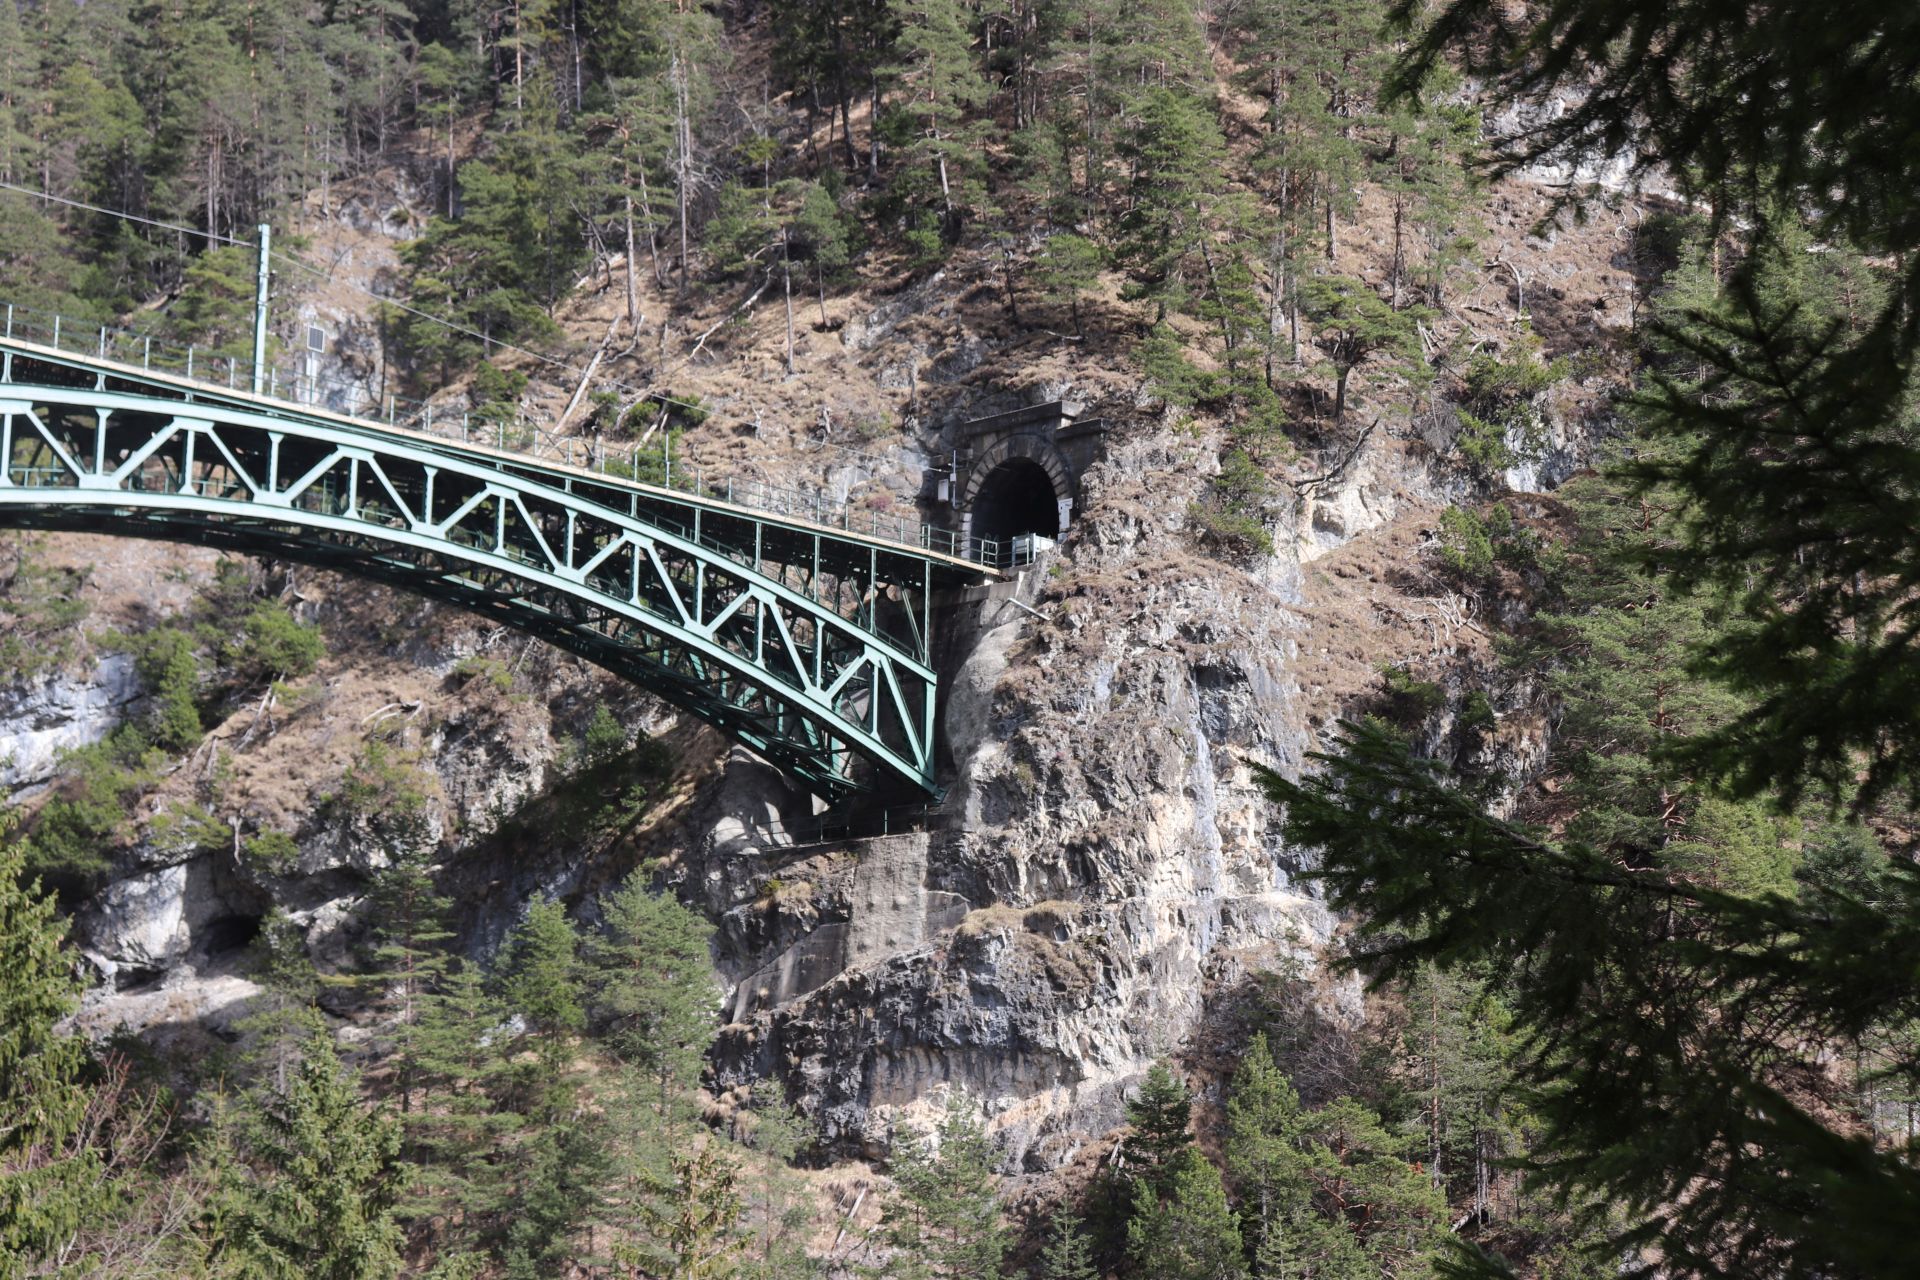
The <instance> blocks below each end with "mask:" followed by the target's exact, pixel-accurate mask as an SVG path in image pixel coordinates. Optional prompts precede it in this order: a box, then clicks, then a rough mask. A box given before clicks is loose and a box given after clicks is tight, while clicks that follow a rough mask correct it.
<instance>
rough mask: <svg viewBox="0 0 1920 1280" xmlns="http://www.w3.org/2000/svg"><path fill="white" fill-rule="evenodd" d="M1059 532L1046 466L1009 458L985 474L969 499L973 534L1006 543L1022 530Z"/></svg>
mask: <svg viewBox="0 0 1920 1280" xmlns="http://www.w3.org/2000/svg"><path fill="white" fill-rule="evenodd" d="M1029 533H1037V534H1040V535H1041V536H1043V537H1047V538H1058V537H1059V536H1060V533H1061V530H1060V503H1059V499H1058V497H1057V495H1055V493H1054V491H1053V480H1052V478H1051V477H1050V476H1048V475H1047V472H1046V468H1044V467H1042V466H1041V465H1040V464H1039V463H1037V462H1032V461H1030V460H1028V459H1026V458H1009V459H1008V460H1007V461H1005V462H1003V463H1001V464H1000V465H999V466H997V467H995V468H994V469H993V470H992V471H991V472H989V473H988V474H987V478H986V480H985V481H984V482H982V484H981V485H980V491H979V494H978V496H976V497H975V498H974V500H973V536H974V537H976V538H979V539H982V540H984V541H991V542H996V543H1002V544H1005V543H1010V542H1012V540H1013V539H1015V538H1017V537H1020V536H1021V535H1023V534H1029Z"/></svg>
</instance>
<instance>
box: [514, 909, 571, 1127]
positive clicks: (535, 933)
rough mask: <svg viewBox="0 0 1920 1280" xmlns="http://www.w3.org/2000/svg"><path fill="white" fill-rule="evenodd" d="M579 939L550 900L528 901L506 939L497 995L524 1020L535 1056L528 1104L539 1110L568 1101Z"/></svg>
mask: <svg viewBox="0 0 1920 1280" xmlns="http://www.w3.org/2000/svg"><path fill="white" fill-rule="evenodd" d="M578 946H579V938H578V937H577V936H576V935H575V933H574V930H573V924H572V922H571V921H569V920H568V919H567V911H566V908H565V907H564V906H562V905H561V904H560V903H558V902H554V901H538V902H533V903H531V904H529V905H528V908H527V918H526V919H525V920H523V921H521V923H520V927H519V928H517V929H515V930H514V931H513V936H512V937H511V938H509V939H508V940H507V946H506V954H505V960H504V962H503V963H502V965H501V969H500V972H499V974H498V983H499V990H500V997H501V999H502V1000H503V1001H504V1003H505V1005H506V1007H507V1008H508V1009H509V1010H510V1011H511V1012H513V1013H516V1014H518V1015H519V1016H520V1017H521V1018H522V1019H524V1021H525V1024H526V1030H525V1032H524V1033H523V1034H522V1037H521V1039H522V1040H523V1041H524V1042H525V1043H527V1044H529V1045H530V1046H531V1047H532V1049H533V1051H534V1054H535V1057H536V1059H537V1064H536V1070H535V1073H534V1076H533V1078H532V1079H531V1080H530V1081H529V1082H528V1083H529V1085H530V1086H531V1088H532V1090H533V1096H532V1097H531V1099H530V1100H529V1101H530V1104H531V1106H532V1107H533V1108H534V1109H537V1110H539V1111H541V1112H543V1113H551V1112H557V1111H559V1110H562V1109H564V1108H565V1107H566V1106H567V1105H568V1102H569V1097H570V1091H569V1090H568V1089H567V1088H566V1084H565V1080H566V1072H567V1068H568V1066H569V1064H570V1063H571V1062H572V1060H573V1038H574V1037H575V1036H577V1035H579V1034H580V1032H582V1031H583V1030H585V1029H586V1025H587V1012H586V1006H585V1003H584V1001H583V997H582V991H581V973H580V960H579V954H578Z"/></svg>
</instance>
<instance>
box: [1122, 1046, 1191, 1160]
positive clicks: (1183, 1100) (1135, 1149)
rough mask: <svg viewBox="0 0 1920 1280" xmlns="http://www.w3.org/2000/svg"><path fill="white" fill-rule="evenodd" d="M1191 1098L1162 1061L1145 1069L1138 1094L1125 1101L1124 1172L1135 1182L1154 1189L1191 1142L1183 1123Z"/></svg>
mask: <svg viewBox="0 0 1920 1280" xmlns="http://www.w3.org/2000/svg"><path fill="white" fill-rule="evenodd" d="M1192 1111H1193V1098H1192V1095H1191V1094H1189V1093H1188V1092H1187V1087H1186V1085H1184V1084H1182V1083H1181V1082H1180V1081H1179V1080H1177V1079H1175V1077H1174V1074H1173V1072H1172V1071H1170V1070H1168V1069H1167V1064H1166V1063H1164V1062H1156V1063H1154V1064H1153V1065H1152V1066H1151V1067H1149V1068H1147V1078H1146V1080H1145V1081H1143V1082H1142V1083H1141V1085H1140V1093H1139V1096H1137V1097H1135V1098H1133V1099H1132V1100H1130V1101H1129V1102H1128V1103H1127V1124H1128V1125H1129V1126H1131V1128H1132V1132H1131V1133H1129V1134H1128V1135H1127V1140H1126V1154H1127V1166H1128V1171H1129V1172H1130V1173H1131V1175H1132V1178H1133V1180H1134V1181H1135V1182H1136V1183H1145V1184H1147V1185H1148V1186H1150V1187H1152V1188H1154V1189H1155V1190H1156V1191H1158V1190H1159V1189H1160V1188H1161V1187H1162V1186H1163V1183H1164V1180H1165V1179H1166V1177H1167V1176H1168V1171H1169V1170H1170V1169H1171V1168H1172V1167H1173V1163H1174V1161H1175V1159H1176V1158H1178V1157H1179V1155H1180V1154H1181V1153H1182V1152H1184V1151H1185V1150H1186V1149H1187V1148H1188V1147H1190V1146H1192V1145H1193V1137H1192V1135H1191V1134H1189V1133H1188V1132H1187V1125H1188V1123H1189V1120H1190V1118H1191V1115H1192Z"/></svg>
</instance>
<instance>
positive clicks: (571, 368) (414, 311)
mask: <svg viewBox="0 0 1920 1280" xmlns="http://www.w3.org/2000/svg"><path fill="white" fill-rule="evenodd" d="M0 190H4V191H13V192H17V193H18V194H20V195H24V196H31V197H32V198H34V199H36V200H43V201H47V202H50V203H52V204H58V205H64V206H66V207H67V208H70V209H81V210H85V211H86V212H88V213H97V214H101V215H103V216H105V217H109V218H118V219H120V220H121V221H124V222H133V223H139V224H140V225H142V226H149V227H154V228H157V229H159V230H161V231H171V232H174V233H176V234H178V235H186V236H195V237H198V238H200V239H203V240H210V241H217V242H218V243H220V244H224V245H232V246H235V247H238V248H248V249H255V248H258V247H259V245H258V243H257V242H256V241H252V240H241V239H238V238H236V237H234V236H229V235H222V234H221V233H220V232H217V231H206V230H202V229H200V228H198V227H189V226H185V225H183V224H181V223H177V222H166V221H164V220H162V219H159V218H149V217H145V216H143V215H141V214H137V213H129V212H128V211H127V210H125V209H113V208H109V207H107V206H105V205H98V204H91V203H89V202H87V201H85V200H74V199H70V198H69V197H66V196H58V195H55V194H53V193H52V192H51V191H43V190H40V189H39V188H37V187H27V186H21V185H20V184H18V183H13V182H5V181H0ZM269 257H270V258H272V259H274V260H276V261H279V262H284V263H286V264H287V265H288V266H291V267H294V268H296V269H298V270H301V271H304V272H306V273H307V274H309V275H312V276H316V277H318V278H320V279H322V280H325V281H327V282H328V283H329V284H335V285H340V286H342V287H344V288H347V289H351V290H353V291H355V292H357V293H362V294H365V295H366V296H367V297H369V298H372V299H373V300H374V301H376V302H378V303H380V304H381V305H383V306H388V307H392V308H394V309H395V310H397V311H401V312H404V313H406V314H407V315H410V316H413V317H415V318H417V319H420V320H424V321H426V322H427V323H429V324H434V325H438V326H440V327H441V328H443V329H446V330H447V331H448V332H450V333H458V334H460V335H462V336H463V337H468V338H474V339H476V340H478V341H479V342H480V343H481V344H482V345H483V346H484V347H488V348H496V347H497V348H498V349H500V350H502V351H508V352H512V353H513V354H515V355H519V356H524V357H526V358H527V359H529V360H534V361H537V362H538V363H540V364H544V365H547V366H548V367H550V368H553V369H556V370H558V371H560V372H562V373H568V374H573V375H576V376H579V377H582V378H584V377H586V376H587V375H588V373H589V372H591V371H590V370H589V369H588V368H586V367H583V366H581V365H576V364H569V363H568V362H567V361H565V360H563V359H561V358H559V357H557V356H550V355H546V354H543V353H542V352H539V351H535V350H532V349H531V348H528V347H522V346H519V345H517V344H515V343H511V342H505V341H502V340H501V339H499V338H495V337H491V336H489V335H487V334H484V333H481V332H480V331H479V330H477V329H471V328H468V327H467V326H465V325H462V324H459V323H456V322H455V321H452V320H448V319H446V318H445V317H444V316H437V315H434V314H433V313H432V312H430V311H424V310H422V309H421V308H419V307H416V306H413V305H411V304H410V303H406V302H402V301H400V300H399V299H398V298H394V297H392V296H390V295H388V294H384V293H381V292H380V291H379V290H377V289H373V288H369V287H368V286H366V285H363V284H360V283H358V282H357V281H353V280H348V279H345V278H343V277H340V276H337V275H335V274H334V273H333V272H332V271H331V270H329V269H327V268H325V267H318V266H315V265H313V264H312V263H310V262H306V261H304V260H303V259H301V258H299V257H298V256H296V255H294V254H291V253H287V252H285V251H283V250H279V249H273V250H270V252H269ZM691 359H692V357H691V356H688V357H686V358H685V359H683V360H681V361H680V363H678V364H676V365H674V366H672V368H670V369H668V370H667V373H666V376H671V375H672V374H673V373H677V372H678V371H679V370H680V369H682V368H684V367H685V366H686V364H687V363H688V361H690V360H691ZM598 380H599V381H600V383H601V384H602V385H604V386H608V387H612V388H614V389H616V390H619V391H623V392H626V393H628V394H629V395H631V396H633V397H634V399H636V400H657V401H659V402H660V403H662V404H671V405H677V406H679V407H681V408H686V409H697V408H699V407H700V406H698V405H694V404H690V403H688V402H687V401H684V400H677V399H675V398H673V397H672V396H669V395H667V394H666V393H665V392H662V391H659V390H657V389H656V388H657V386H658V380H657V379H656V380H655V381H654V382H653V383H651V384H649V385H648V386H645V387H636V386H634V385H633V384H632V383H629V382H625V381H622V380H621V379H619V378H614V377H609V376H607V375H604V374H603V375H600V377H599V379H598ZM741 421H743V422H744V421H746V419H741ZM819 444H820V445H821V447H823V448H828V449H833V450H836V451H837V452H840V453H844V454H848V455H850V456H852V457H856V458H864V459H867V460H868V461H871V462H877V463H887V462H889V461H892V460H891V459H888V458H887V457H885V456H884V455H881V454H876V453H868V452H866V451H865V450H862V449H855V448H853V447H852V446H850V445H843V444H840V443H838V442H836V441H833V440H822V441H820V442H819Z"/></svg>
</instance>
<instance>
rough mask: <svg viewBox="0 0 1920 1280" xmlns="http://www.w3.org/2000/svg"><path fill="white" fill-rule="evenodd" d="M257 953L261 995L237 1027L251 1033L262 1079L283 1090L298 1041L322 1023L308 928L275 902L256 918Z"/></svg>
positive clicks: (254, 1059)
mask: <svg viewBox="0 0 1920 1280" xmlns="http://www.w3.org/2000/svg"><path fill="white" fill-rule="evenodd" d="M254 951H255V953H256V955H257V956H258V957H259V969H258V971H257V981H258V982H259V985H260V994H259V995H257V996H255V997H254V998H253V1000H252V1002H251V1003H250V1004H249V1006H248V1009H247V1013H246V1016H245V1017H244V1018H242V1019H240V1020H239V1021H238V1022H237V1023H236V1024H235V1026H236V1029H238V1030H240V1031H242V1032H244V1033H245V1034H246V1035H248V1036H249V1037H250V1038H251V1043H250V1044H249V1045H248V1049H247V1057H248V1060H249V1062H250V1063H251V1064H252V1067H253V1070H254V1071H256V1072H258V1073H260V1074H261V1076H262V1077H263V1081H262V1083H263V1084H264V1086H265V1087H267V1088H269V1089H271V1090H272V1091H274V1092H276V1093H279V1094H282V1095H284V1094H285V1093H286V1091H287V1090H288V1089H289V1088H290V1087H291V1076H290V1073H291V1071H292V1070H293V1067H294V1065H295V1064H296V1062H297V1061H298V1060H299V1056H300V1046H301V1043H302V1042H303V1041H305V1040H307V1039H310V1038H311V1037H312V1035H313V1033H314V1032H315V1030H316V1029H317V1028H318V1027H319V1025H320V1015H319V1011H318V1010H317V1009H316V1008H315V1006H314V997H315V995H316V994H317V993H318V991H319V987H320V980H319V977H318V976H317V975H316V974H315V973H314V969H313V961H312V959H311V958H310V957H309V956H308V955H307V939H306V933H305V931H304V930H302V929H301V928H300V926H299V925H297V924H295V923H294V922H293V920H292V919H291V918H289V917H288V915H287V913H286V912H285V911H283V910H281V909H280V908H278V907H275V908H274V909H273V910H271V911H269V912H268V913H267V916H266V918H265V919H264V920H262V921H261V922H260V933H259V936H258V937H256V938H255V939H254Z"/></svg>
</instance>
